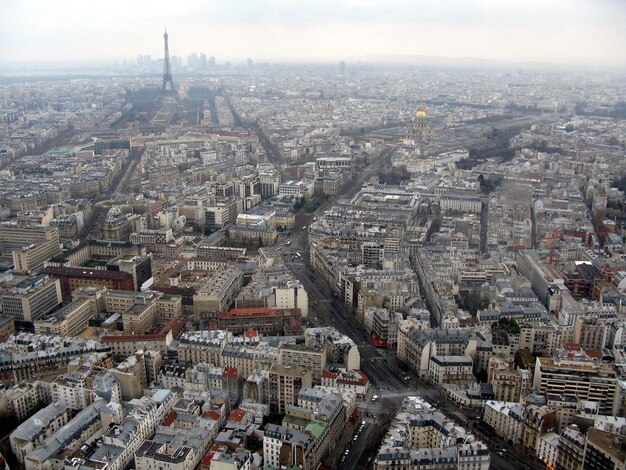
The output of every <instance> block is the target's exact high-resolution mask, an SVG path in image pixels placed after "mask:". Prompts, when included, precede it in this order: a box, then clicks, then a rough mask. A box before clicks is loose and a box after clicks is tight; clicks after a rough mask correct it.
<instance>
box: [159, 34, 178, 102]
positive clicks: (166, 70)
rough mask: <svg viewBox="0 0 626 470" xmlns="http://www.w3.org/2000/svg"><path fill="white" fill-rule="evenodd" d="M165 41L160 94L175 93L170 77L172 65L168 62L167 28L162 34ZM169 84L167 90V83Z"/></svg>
mask: <svg viewBox="0 0 626 470" xmlns="http://www.w3.org/2000/svg"><path fill="white" fill-rule="evenodd" d="M163 40H164V41H165V54H164V55H163V85H162V86H161V95H168V94H169V95H173V94H176V88H174V80H173V79H172V66H171V64H170V48H169V46H168V44H167V29H166V30H165V34H164V35H163ZM168 84H169V90H168V87H167V85H168Z"/></svg>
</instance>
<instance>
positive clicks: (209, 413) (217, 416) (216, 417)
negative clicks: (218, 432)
mask: <svg viewBox="0 0 626 470" xmlns="http://www.w3.org/2000/svg"><path fill="white" fill-rule="evenodd" d="M202 417H203V418H211V419H214V420H215V421H219V420H220V419H221V417H222V415H220V414H219V413H218V412H217V411H215V410H209V411H205V412H204V413H203V414H202Z"/></svg>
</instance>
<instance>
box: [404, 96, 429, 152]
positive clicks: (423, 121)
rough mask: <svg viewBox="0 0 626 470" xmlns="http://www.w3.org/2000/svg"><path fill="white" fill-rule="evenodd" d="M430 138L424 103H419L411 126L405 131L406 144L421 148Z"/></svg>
mask: <svg viewBox="0 0 626 470" xmlns="http://www.w3.org/2000/svg"><path fill="white" fill-rule="evenodd" d="M429 140H430V127H428V117H427V116H426V110H425V109H424V105H422V104H421V105H420V106H419V108H417V113H415V122H414V124H413V127H409V129H407V131H406V141H407V144H409V145H413V146H415V147H418V148H420V149H421V148H422V147H423V146H424V144H426V143H428V141H429Z"/></svg>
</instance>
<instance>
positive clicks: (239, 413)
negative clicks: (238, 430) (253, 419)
mask: <svg viewBox="0 0 626 470" xmlns="http://www.w3.org/2000/svg"><path fill="white" fill-rule="evenodd" d="M245 416H246V412H245V411H244V410H242V409H241V408H237V409H236V410H234V411H233V412H232V413H231V414H230V416H228V421H236V422H238V423H241V421H242V420H243V418H244V417H245Z"/></svg>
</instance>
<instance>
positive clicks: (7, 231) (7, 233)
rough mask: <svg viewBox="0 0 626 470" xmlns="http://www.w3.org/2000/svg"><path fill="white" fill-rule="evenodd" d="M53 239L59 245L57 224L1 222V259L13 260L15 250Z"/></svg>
mask: <svg viewBox="0 0 626 470" xmlns="http://www.w3.org/2000/svg"><path fill="white" fill-rule="evenodd" d="M49 240H53V241H54V242H55V243H56V244H57V245H59V229H58V227H56V226H44V225H27V226H21V225H17V224H14V223H10V222H7V223H2V224H0V261H6V262H9V263H10V262H12V261H13V251H14V250H19V249H22V248H24V247H27V246H30V245H33V244H35V245H36V244H38V243H40V242H44V241H49Z"/></svg>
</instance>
